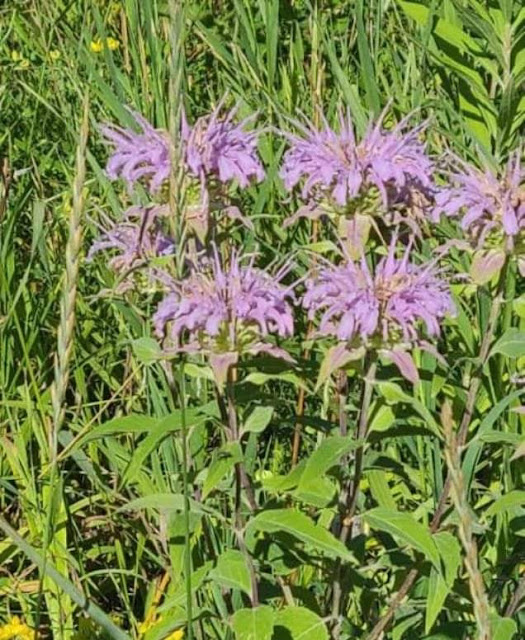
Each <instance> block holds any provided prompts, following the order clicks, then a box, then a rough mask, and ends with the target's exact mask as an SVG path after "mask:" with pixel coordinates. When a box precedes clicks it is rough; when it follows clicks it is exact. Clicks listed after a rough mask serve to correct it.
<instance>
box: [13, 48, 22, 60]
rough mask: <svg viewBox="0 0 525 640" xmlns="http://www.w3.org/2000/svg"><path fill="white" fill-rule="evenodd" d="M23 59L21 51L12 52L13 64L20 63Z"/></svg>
mask: <svg viewBox="0 0 525 640" xmlns="http://www.w3.org/2000/svg"><path fill="white" fill-rule="evenodd" d="M21 58H22V55H21V53H20V51H16V49H13V51H11V60H12V61H13V62H18V61H19V60H20V59H21Z"/></svg>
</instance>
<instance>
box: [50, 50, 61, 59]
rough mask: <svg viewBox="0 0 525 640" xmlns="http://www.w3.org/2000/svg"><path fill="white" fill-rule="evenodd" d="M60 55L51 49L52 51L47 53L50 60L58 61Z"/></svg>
mask: <svg viewBox="0 0 525 640" xmlns="http://www.w3.org/2000/svg"><path fill="white" fill-rule="evenodd" d="M61 55H62V54H61V53H60V51H59V50H58V49H53V51H50V52H49V57H50V58H51V60H58V59H59V58H60V56H61Z"/></svg>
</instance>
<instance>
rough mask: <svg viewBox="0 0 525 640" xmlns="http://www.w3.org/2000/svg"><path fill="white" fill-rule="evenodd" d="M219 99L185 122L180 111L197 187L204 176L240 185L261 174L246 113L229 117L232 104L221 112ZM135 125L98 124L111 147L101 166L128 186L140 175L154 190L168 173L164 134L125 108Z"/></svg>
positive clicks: (205, 179)
mask: <svg viewBox="0 0 525 640" xmlns="http://www.w3.org/2000/svg"><path fill="white" fill-rule="evenodd" d="M221 108H222V102H221V103H220V104H219V106H218V107H217V109H215V111H213V112H212V113H211V114H210V115H208V116H205V117H202V118H199V119H198V120H197V121H196V123H195V125H194V126H193V127H190V126H189V125H188V123H187V121H186V118H185V117H183V120H182V125H181V138H182V145H183V157H184V162H185V165H186V171H187V172H188V173H189V174H190V175H191V176H193V177H194V178H197V179H198V180H199V181H200V183H201V185H202V186H203V187H207V182H208V181H209V180H210V179H217V180H219V182H222V183H229V182H231V181H232V180H237V182H238V183H239V185H240V186H241V187H243V188H244V187H246V186H248V184H249V182H250V180H251V179H252V178H255V179H257V180H262V179H263V178H264V170H263V167H262V164H261V162H260V160H259V158H258V156H257V136H258V132H257V131H246V130H245V126H246V124H247V123H248V122H249V120H250V118H248V119H246V120H243V121H242V122H240V123H239V124H236V123H234V122H233V118H234V116H235V113H236V109H233V110H232V111H230V112H228V113H227V114H226V115H225V116H224V117H221V114H220V111H221ZM131 113H132V115H133V117H134V118H135V121H136V123H137V125H138V127H139V129H140V132H135V131H132V130H130V129H124V128H122V127H118V126H115V125H106V126H103V127H102V133H103V134H104V136H105V138H106V140H107V141H108V142H109V143H110V144H111V145H112V146H113V147H114V153H113V154H112V156H111V157H110V159H109V162H108V164H107V167H106V170H107V173H108V176H109V177H110V178H111V179H112V180H115V179H117V178H119V177H122V178H123V179H124V180H125V181H126V182H127V183H128V185H129V186H130V188H132V187H133V185H134V183H135V182H137V181H138V180H140V179H141V178H146V179H147V180H149V189H150V191H151V192H152V193H153V192H155V191H157V190H158V189H159V188H160V187H161V186H162V185H163V184H164V183H165V182H166V181H167V180H168V178H169V175H170V169H171V160H170V149H169V146H170V145H169V134H168V132H167V131H164V130H157V129H154V128H153V127H152V126H151V124H149V122H148V121H147V120H146V119H145V118H144V117H143V116H141V115H140V114H139V113H136V112H133V111H132V112H131Z"/></svg>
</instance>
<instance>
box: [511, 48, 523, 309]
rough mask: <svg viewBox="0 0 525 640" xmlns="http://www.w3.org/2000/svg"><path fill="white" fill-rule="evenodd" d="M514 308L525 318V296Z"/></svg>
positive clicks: (515, 301) (515, 303)
mask: <svg viewBox="0 0 525 640" xmlns="http://www.w3.org/2000/svg"><path fill="white" fill-rule="evenodd" d="M524 51H525V49H524ZM512 308H513V309H514V312H515V313H516V315H518V316H519V317H520V318H525V294H524V295H522V296H520V297H519V298H516V300H514V301H513V303H512Z"/></svg>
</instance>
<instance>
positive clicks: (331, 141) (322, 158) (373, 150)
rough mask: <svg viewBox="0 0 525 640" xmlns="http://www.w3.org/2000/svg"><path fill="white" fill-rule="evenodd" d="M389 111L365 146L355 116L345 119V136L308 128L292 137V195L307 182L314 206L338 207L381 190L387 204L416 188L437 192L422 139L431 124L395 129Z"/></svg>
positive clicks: (286, 168)
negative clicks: (328, 202)
mask: <svg viewBox="0 0 525 640" xmlns="http://www.w3.org/2000/svg"><path fill="white" fill-rule="evenodd" d="M384 117H385V112H383V114H382V115H381V117H380V118H379V119H378V121H377V122H376V123H375V124H371V125H370V126H369V128H368V130H367V132H366V134H365V135H364V137H363V138H362V140H360V141H359V142H358V141H357V140H356V136H355V133H354V127H353V124H352V120H351V118H350V115H349V114H347V116H346V118H345V117H344V116H343V114H342V113H341V114H340V117H339V131H337V132H336V131H334V130H333V129H331V128H330V126H329V125H328V123H327V122H326V120H324V128H323V129H322V130H317V129H315V128H314V127H313V126H307V127H303V126H300V128H301V130H302V135H298V136H297V135H290V134H286V135H287V137H288V139H289V140H290V142H291V147H290V149H289V150H288V151H287V152H286V154H285V156H284V161H283V166H282V169H281V174H280V175H281V177H282V179H283V181H284V185H285V188H286V189H287V190H288V191H291V190H292V189H293V188H294V187H295V186H296V185H297V184H298V183H300V182H301V183H302V197H303V198H306V199H310V198H313V200H314V201H316V200H320V199H321V200H322V199H323V198H326V197H329V198H331V199H332V200H333V202H334V203H335V204H336V205H338V206H342V207H343V206H346V205H347V204H348V202H349V201H350V200H352V199H354V198H357V197H360V196H362V195H364V194H365V193H366V190H368V189H370V187H376V188H377V189H378V190H379V192H380V194H381V197H382V200H383V204H384V205H385V206H388V205H389V204H391V203H392V202H396V201H398V200H400V199H405V197H406V194H407V192H409V191H410V190H411V189H412V188H415V189H419V190H428V189H430V188H431V187H432V172H433V165H432V162H431V161H430V159H429V157H428V156H427V155H426V152H425V147H424V145H423V144H422V143H421V142H420V141H419V134H420V133H421V132H422V131H423V129H424V128H425V124H423V125H420V126H418V127H416V128H414V129H410V130H408V131H405V127H406V123H407V119H406V118H405V119H404V120H402V121H401V122H400V123H399V124H397V125H396V126H395V127H394V128H393V129H391V130H386V129H384V128H383V121H384Z"/></svg>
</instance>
